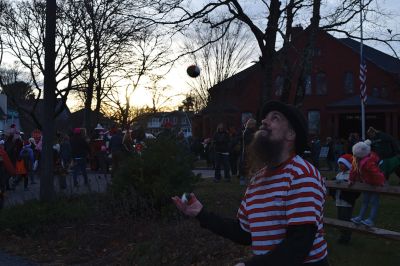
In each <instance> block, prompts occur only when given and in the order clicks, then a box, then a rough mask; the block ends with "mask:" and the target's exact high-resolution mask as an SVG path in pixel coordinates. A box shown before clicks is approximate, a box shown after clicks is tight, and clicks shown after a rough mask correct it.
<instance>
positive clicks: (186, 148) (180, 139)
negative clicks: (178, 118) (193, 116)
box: [176, 130, 190, 156]
mask: <svg viewBox="0 0 400 266" xmlns="http://www.w3.org/2000/svg"><path fill="white" fill-rule="evenodd" d="M176 143H177V144H178V146H179V147H180V148H181V149H182V151H183V152H184V154H183V155H184V156H187V155H188V154H190V144H189V141H188V139H187V138H185V133H184V132H183V131H182V130H179V132H178V134H177V136H176Z"/></svg>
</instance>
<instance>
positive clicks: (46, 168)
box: [40, 0, 57, 202]
mask: <svg viewBox="0 0 400 266" xmlns="http://www.w3.org/2000/svg"><path fill="white" fill-rule="evenodd" d="M46 3H47V6H46V42H45V74H44V95H43V103H44V106H45V108H43V117H44V123H43V124H44V127H43V146H42V167H43V168H42V170H43V171H41V173H42V175H41V180H40V200H41V201H45V202H51V201H52V200H54V198H55V197H54V196H55V195H54V184H53V175H54V174H53V173H54V171H53V169H54V165H53V138H54V136H55V128H54V116H53V115H54V111H55V100H56V94H55V90H56V73H55V61H56V60H55V59H56V58H55V57H56V53H55V34H56V8H57V4H56V0H47V1H46Z"/></svg>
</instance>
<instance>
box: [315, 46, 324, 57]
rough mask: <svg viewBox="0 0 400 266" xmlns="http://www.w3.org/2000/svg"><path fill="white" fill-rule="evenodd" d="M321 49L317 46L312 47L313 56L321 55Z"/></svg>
mask: <svg viewBox="0 0 400 266" xmlns="http://www.w3.org/2000/svg"><path fill="white" fill-rule="evenodd" d="M321 54H322V53H321V49H320V48H318V47H316V48H314V50H313V56H321Z"/></svg>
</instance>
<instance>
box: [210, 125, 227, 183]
mask: <svg viewBox="0 0 400 266" xmlns="http://www.w3.org/2000/svg"><path fill="white" fill-rule="evenodd" d="M212 141H213V145H214V152H215V175H214V182H219V181H220V180H221V166H223V167H224V178H225V180H226V181H228V182H229V181H230V180H231V175H230V167H229V143H230V138H229V134H228V132H227V131H226V130H225V127H224V124H222V123H220V124H218V126H217V131H216V132H215V134H214V136H213V139H212Z"/></svg>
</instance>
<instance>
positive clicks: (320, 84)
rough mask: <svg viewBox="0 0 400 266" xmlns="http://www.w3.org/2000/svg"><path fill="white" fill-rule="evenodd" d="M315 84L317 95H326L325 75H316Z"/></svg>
mask: <svg viewBox="0 0 400 266" xmlns="http://www.w3.org/2000/svg"><path fill="white" fill-rule="evenodd" d="M316 83H317V95H326V94H327V92H328V86H327V84H326V74H325V73H322V72H321V73H318V74H317V78H316Z"/></svg>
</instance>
